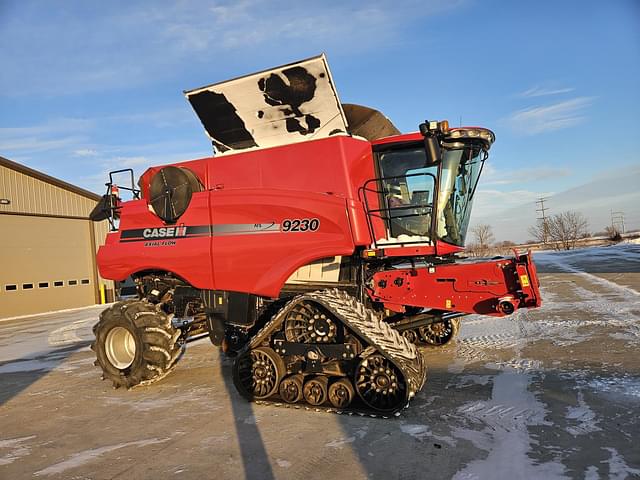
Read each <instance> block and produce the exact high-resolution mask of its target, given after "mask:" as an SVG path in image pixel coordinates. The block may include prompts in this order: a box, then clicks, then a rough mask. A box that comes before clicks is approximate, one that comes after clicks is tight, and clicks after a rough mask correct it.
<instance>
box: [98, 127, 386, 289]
mask: <svg viewBox="0 0 640 480" xmlns="http://www.w3.org/2000/svg"><path fill="white" fill-rule="evenodd" d="M176 166H181V167H187V168H189V169H191V170H192V171H193V172H194V173H196V174H197V176H198V177H199V178H200V181H201V182H202V184H203V186H204V189H205V191H203V192H199V193H196V194H194V196H193V199H192V202H191V204H190V205H189V208H188V209H187V211H186V213H185V214H184V215H183V216H182V217H180V219H179V221H178V223H177V226H181V225H184V226H201V227H207V226H208V227H209V228H210V230H211V231H210V232H209V233H210V235H209V236H197V237H192V236H191V235H189V236H187V237H183V238H172V239H170V240H168V239H167V240H162V241H160V243H158V242H157V241H156V243H154V242H150V241H149V240H148V239H144V238H142V237H141V235H142V234H141V233H140V235H137V234H136V235H137V236H135V235H134V236H133V237H131V238H134V239H136V240H135V241H134V240H131V241H129V242H124V241H121V232H123V231H124V230H131V231H132V232H135V231H140V232H142V231H143V230H144V229H148V228H153V227H166V225H164V224H163V222H162V221H161V220H160V219H159V218H158V217H157V216H156V215H154V214H153V213H152V212H151V211H150V210H149V209H148V207H147V202H146V200H138V201H133V202H125V203H123V208H122V211H121V219H122V220H121V223H120V231H119V232H117V233H112V234H110V235H109V236H108V240H107V244H106V245H105V246H104V247H101V248H100V251H99V253H98V264H99V267H100V274H101V275H102V276H103V277H105V278H112V279H115V280H122V279H124V278H126V277H127V276H128V275H130V274H132V273H135V272H138V271H142V270H152V269H157V270H166V271H170V272H173V273H175V274H176V275H179V276H180V277H182V278H184V279H185V280H186V281H188V282H189V283H191V284H192V285H194V286H195V287H197V288H202V289H216V290H231V291H240V292H247V293H253V294H256V295H264V296H270V297H274V296H277V295H278V293H279V291H280V290H281V288H282V286H283V284H284V283H285V282H286V280H287V279H288V278H289V276H290V275H291V274H292V273H293V272H294V271H295V270H296V269H298V268H299V267H301V266H303V265H306V264H308V263H310V262H312V261H314V260H318V259H320V258H325V257H329V256H335V255H351V254H352V253H353V252H354V250H355V247H356V246H365V245H370V244H371V236H370V233H369V229H368V226H367V220H366V213H365V211H364V207H363V204H362V203H361V202H360V201H359V199H358V189H359V188H360V186H361V185H362V184H364V183H365V181H366V180H368V179H371V178H374V177H375V171H374V166H373V158H372V152H371V144H370V143H369V142H367V141H364V140H359V139H355V138H352V137H347V136H336V137H330V138H326V139H322V140H316V141H309V142H304V143H298V144H293V145H285V146H281V147H274V148H269V149H264V150H255V151H248V152H244V153H237V154H229V155H223V156H220V157H213V158H206V159H200V160H194V161H190V162H184V163H180V164H176ZM160 168H162V167H154V168H151V169H149V170H147V171H146V172H145V174H144V175H143V176H142V178H141V181H140V186H141V189H142V192H143V195H144V196H145V197H148V189H149V182H150V180H151V178H152V176H153V175H154V174H155V172H157V171H158V170H159V169H160ZM286 219H309V220H310V219H317V220H318V222H319V228H318V229H317V230H316V231H305V232H283V231H277V230H276V231H274V230H273V229H271V230H267V231H265V230H264V227H265V226H269V225H282V223H283V221H284V220H286ZM254 225H259V226H256V227H255V228H253V226H254ZM132 232H129V233H132ZM379 235H380V236H382V235H384V232H380V233H379ZM141 242H142V243H141ZM163 242H164V243H163ZM141 246H143V247H144V248H140V247H141Z"/></svg>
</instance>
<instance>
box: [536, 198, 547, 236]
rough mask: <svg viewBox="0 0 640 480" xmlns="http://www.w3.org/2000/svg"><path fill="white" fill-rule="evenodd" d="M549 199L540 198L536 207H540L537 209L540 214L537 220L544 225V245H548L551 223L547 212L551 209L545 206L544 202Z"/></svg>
mask: <svg viewBox="0 0 640 480" xmlns="http://www.w3.org/2000/svg"><path fill="white" fill-rule="evenodd" d="M548 199H549V198H548V197H540V198H538V200H536V205H540V208H536V212H537V213H539V214H540V216H539V217H538V218H537V220H538V221H539V222H541V223H542V243H547V241H548V239H549V223H548V221H547V210H549V208H548V207H545V206H544V202H546V201H547V200H548Z"/></svg>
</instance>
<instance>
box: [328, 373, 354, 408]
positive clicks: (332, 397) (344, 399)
mask: <svg viewBox="0 0 640 480" xmlns="http://www.w3.org/2000/svg"><path fill="white" fill-rule="evenodd" d="M355 395H356V392H355V390H354V389H353V385H352V384H351V382H350V381H349V380H348V379H346V378H341V379H340V380H336V381H335V382H333V383H332V384H331V386H330V387H329V402H331V405H333V406H334V407H336V408H347V407H348V406H349V404H350V403H351V401H352V400H353V397H355Z"/></svg>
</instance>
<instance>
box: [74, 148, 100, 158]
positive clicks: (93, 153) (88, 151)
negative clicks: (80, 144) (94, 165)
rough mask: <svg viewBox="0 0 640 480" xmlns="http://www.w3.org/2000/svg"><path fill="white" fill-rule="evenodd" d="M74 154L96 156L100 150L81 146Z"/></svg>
mask: <svg viewBox="0 0 640 480" xmlns="http://www.w3.org/2000/svg"><path fill="white" fill-rule="evenodd" d="M73 154H74V155H75V156H77V157H96V156H97V155H98V152H96V151H95V150H93V149H91V148H80V149H78V150H74V151H73Z"/></svg>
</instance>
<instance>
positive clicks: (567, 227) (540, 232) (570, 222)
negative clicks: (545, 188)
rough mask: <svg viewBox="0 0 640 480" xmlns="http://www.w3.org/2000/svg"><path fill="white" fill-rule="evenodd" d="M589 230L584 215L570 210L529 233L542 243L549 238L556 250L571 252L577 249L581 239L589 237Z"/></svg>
mask: <svg viewBox="0 0 640 480" xmlns="http://www.w3.org/2000/svg"><path fill="white" fill-rule="evenodd" d="M545 227H546V231H545ZM587 228H588V224H587V219H586V218H585V217H584V215H582V214H581V213H579V212H575V211H572V210H570V211H567V212H562V213H558V214H556V215H553V216H552V217H550V218H548V219H547V221H546V224H545V225H543V224H542V223H541V222H539V223H538V224H537V225H536V226H535V227H531V228H530V229H529V233H530V234H531V235H533V236H534V237H535V238H536V240H537V241H539V242H541V243H543V242H544V239H545V238H547V239H548V241H549V243H551V244H552V245H553V247H554V248H555V249H556V250H571V249H572V248H575V247H576V242H577V241H578V240H579V239H581V238H585V237H587V236H589V231H588V229H587ZM545 234H546V236H545Z"/></svg>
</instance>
